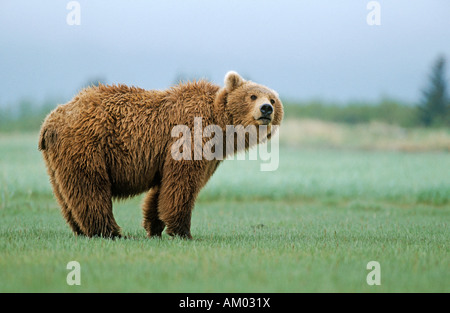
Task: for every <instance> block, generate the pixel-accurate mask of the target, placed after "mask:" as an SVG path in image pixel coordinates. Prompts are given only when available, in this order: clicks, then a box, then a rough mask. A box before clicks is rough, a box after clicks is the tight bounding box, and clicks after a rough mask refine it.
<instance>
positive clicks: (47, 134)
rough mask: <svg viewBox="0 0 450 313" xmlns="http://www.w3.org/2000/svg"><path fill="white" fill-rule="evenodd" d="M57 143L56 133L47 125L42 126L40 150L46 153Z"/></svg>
mask: <svg viewBox="0 0 450 313" xmlns="http://www.w3.org/2000/svg"><path fill="white" fill-rule="evenodd" d="M55 141H56V131H55V130H54V129H50V128H49V127H47V126H46V125H44V126H42V128H41V133H40V134H39V143H38V149H39V150H40V151H44V150H46V149H48V147H49V145H51V144H52V143H54V142H55Z"/></svg>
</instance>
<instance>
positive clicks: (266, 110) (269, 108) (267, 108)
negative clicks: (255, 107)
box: [259, 103, 273, 116]
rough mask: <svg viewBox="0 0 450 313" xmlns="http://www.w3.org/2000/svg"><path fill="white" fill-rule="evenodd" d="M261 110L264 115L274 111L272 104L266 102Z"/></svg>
mask: <svg viewBox="0 0 450 313" xmlns="http://www.w3.org/2000/svg"><path fill="white" fill-rule="evenodd" d="M259 110H260V111H261V113H262V115H264V116H266V115H270V114H272V112H273V106H271V105H270V104H268V103H266V104H263V105H262V106H261V107H260V108H259Z"/></svg>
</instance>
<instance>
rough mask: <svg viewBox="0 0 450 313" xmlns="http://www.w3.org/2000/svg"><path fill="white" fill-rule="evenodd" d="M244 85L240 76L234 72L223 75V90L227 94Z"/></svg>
mask: <svg viewBox="0 0 450 313" xmlns="http://www.w3.org/2000/svg"><path fill="white" fill-rule="evenodd" d="M244 83H245V80H244V79H243V78H242V77H241V75H239V74H238V73H236V72H235V71H229V72H228V73H227V74H226V75H225V89H226V90H227V91H228V92H230V91H232V90H234V89H236V88H238V87H239V86H241V85H242V84H244Z"/></svg>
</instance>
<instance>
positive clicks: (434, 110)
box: [418, 56, 450, 126]
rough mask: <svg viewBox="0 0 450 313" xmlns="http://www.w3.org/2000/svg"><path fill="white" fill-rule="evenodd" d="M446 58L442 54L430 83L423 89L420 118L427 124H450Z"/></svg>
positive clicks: (432, 73) (434, 67) (435, 65)
mask: <svg viewBox="0 0 450 313" xmlns="http://www.w3.org/2000/svg"><path fill="white" fill-rule="evenodd" d="M445 63H446V61H445V58H444V57H443V56H440V57H439V58H438V59H437V60H436V63H435V64H434V65H433V68H432V72H431V75H430V77H429V78H430V81H429V85H428V86H427V88H426V89H424V90H423V91H422V100H421V102H420V104H419V111H418V112H419V119H420V121H421V122H422V123H423V124H424V125H425V126H432V125H433V126H443V125H449V126H450V124H449V123H450V116H449V115H450V109H449V104H450V103H449V98H448V96H447V81H446V79H445Z"/></svg>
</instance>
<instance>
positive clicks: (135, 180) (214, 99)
mask: <svg viewBox="0 0 450 313" xmlns="http://www.w3.org/2000/svg"><path fill="white" fill-rule="evenodd" d="M263 105H265V106H264V109H263V108H262V107H263ZM261 112H262V113H261ZM196 117H197V118H198V117H201V118H202V127H203V128H204V127H206V126H207V125H218V126H219V127H220V128H221V129H223V130H224V132H223V133H224V134H225V128H226V125H243V126H244V127H246V126H248V125H255V126H258V125H262V124H264V125H268V135H267V136H266V137H267V138H270V135H271V134H270V129H271V125H279V124H280V122H281V120H282V117H283V107H282V103H281V101H280V99H279V98H278V95H277V93H276V92H274V91H273V90H271V89H269V88H267V87H265V86H262V85H259V84H256V83H253V82H251V81H246V80H244V79H243V78H242V77H241V76H240V75H239V74H237V73H236V72H229V73H227V75H226V76H225V86H224V87H222V88H220V87H219V86H217V85H214V84H212V83H209V82H207V81H203V80H202V81H198V82H189V83H185V84H179V85H178V86H175V87H172V88H170V89H167V90H162V91H159V90H158V91H157V90H144V89H140V88H136V87H127V86H125V85H117V86H105V85H99V86H96V87H89V88H86V89H84V90H82V91H81V92H80V93H79V94H78V95H76V96H75V97H74V98H73V99H72V100H71V101H70V102H68V103H66V104H64V105H60V106H58V107H57V108H56V109H55V110H53V111H52V112H51V113H50V114H49V115H48V116H47V118H46V119H45V121H44V123H43V125H42V128H41V132H40V138H39V150H41V151H42V153H43V156H44V160H45V163H46V165H47V170H48V174H49V176H50V182H51V184H52V187H53V191H54V194H55V196H56V199H57V201H58V203H59V204H60V206H61V210H62V213H63V215H64V217H65V219H66V220H67V222H68V224H69V225H70V227H71V228H72V230H73V231H74V233H75V234H80V235H86V236H89V237H91V236H102V237H117V236H120V228H119V226H118V225H117V223H116V221H115V219H114V216H113V210H112V199H113V198H126V197H131V196H134V195H137V194H140V193H143V192H147V195H146V198H145V200H144V202H143V215H144V221H143V226H144V228H145V229H146V231H147V234H148V236H149V237H152V236H161V233H162V231H163V230H164V228H165V227H166V228H167V229H166V232H167V233H168V234H170V235H177V236H181V237H185V238H191V233H190V223H191V211H192V209H193V207H194V202H195V199H196V197H197V195H198V193H199V191H200V190H201V188H202V187H203V186H204V185H205V184H206V182H207V181H208V179H209V178H210V177H211V175H212V174H213V173H214V171H215V170H216V169H217V167H218V165H219V163H220V162H221V160H220V159H213V160H207V159H205V158H202V159H200V160H198V159H192V160H186V159H182V160H175V159H174V158H173V157H172V154H171V147H172V145H173V144H174V142H175V141H177V140H178V139H179V138H178V137H173V136H172V134H171V132H172V129H173V128H174V127H175V126H176V125H187V126H188V127H189V128H190V129H193V127H194V118H196ZM258 134H259V133H258ZM267 138H266V139H267ZM202 143H203V144H204V143H205V140H203V142H202ZM224 145H225V140H224ZM245 148H248V143H247V144H246V147H245ZM237 149H238V148H235V149H234V151H233V152H236V150H237ZM224 151H225V150H224ZM224 156H225V155H224Z"/></svg>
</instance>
